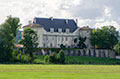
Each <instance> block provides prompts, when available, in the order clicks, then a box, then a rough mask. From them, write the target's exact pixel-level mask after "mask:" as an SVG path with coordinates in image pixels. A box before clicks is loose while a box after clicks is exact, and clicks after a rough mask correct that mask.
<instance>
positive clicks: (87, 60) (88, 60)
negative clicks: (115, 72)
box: [36, 55, 120, 65]
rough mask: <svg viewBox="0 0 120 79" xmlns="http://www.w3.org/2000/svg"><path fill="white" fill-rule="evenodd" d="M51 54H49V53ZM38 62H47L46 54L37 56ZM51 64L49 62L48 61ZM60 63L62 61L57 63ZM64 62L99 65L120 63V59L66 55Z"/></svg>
mask: <svg viewBox="0 0 120 79" xmlns="http://www.w3.org/2000/svg"><path fill="white" fill-rule="evenodd" d="M48 56H49V55H48ZM36 60H37V61H36V62H37V63H43V62H44V63H46V62H45V57H44V56H37V59H36ZM47 64H49V63H47ZM57 64H60V63H57ZM64 64H99V65H103V64H104V65H117V64H119V65H120V60H118V59H110V58H97V57H88V56H65V63H64Z"/></svg>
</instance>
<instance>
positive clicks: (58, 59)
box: [44, 50, 65, 64]
mask: <svg viewBox="0 0 120 79" xmlns="http://www.w3.org/2000/svg"><path fill="white" fill-rule="evenodd" d="M44 61H45V63H47V64H48V63H50V64H64V63H65V55H64V52H63V50H60V51H59V53H58V54H57V53H55V52H52V53H51V54H50V55H46V56H45V57H44Z"/></svg>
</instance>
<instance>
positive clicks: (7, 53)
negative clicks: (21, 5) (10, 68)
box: [0, 16, 21, 62]
mask: <svg viewBox="0 0 120 79" xmlns="http://www.w3.org/2000/svg"><path fill="white" fill-rule="evenodd" d="M19 22H20V20H19V18H17V17H12V16H8V17H7V19H6V21H5V22H4V23H3V24H2V25H0V41H1V43H0V45H1V47H0V48H1V49H2V52H0V53H1V54H3V55H2V56H1V57H0V58H2V60H1V62H10V61H11V58H12V52H13V50H14V44H15V37H16V33H17V29H18V28H19V27H20V25H21V24H20V23H19Z"/></svg>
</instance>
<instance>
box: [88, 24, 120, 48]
mask: <svg viewBox="0 0 120 79" xmlns="http://www.w3.org/2000/svg"><path fill="white" fill-rule="evenodd" d="M118 36H119V35H118V31H116V28H115V27H113V26H103V27H102V28H101V29H95V30H92V34H91V37H90V41H91V45H92V46H94V47H95V48H102V49H113V47H114V45H116V44H117V43H118Z"/></svg>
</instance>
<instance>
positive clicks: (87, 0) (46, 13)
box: [0, 0, 120, 30]
mask: <svg viewBox="0 0 120 79" xmlns="http://www.w3.org/2000/svg"><path fill="white" fill-rule="evenodd" d="M119 3H120V0H114V1H113V0H36V1H34V0H0V23H3V22H4V20H5V19H6V16H8V15H12V16H15V17H19V18H20V19H21V23H22V24H23V25H25V24H27V23H28V21H29V20H32V19H33V18H34V17H47V18H48V17H51V16H53V17H55V18H73V19H74V18H78V19H79V26H80V27H81V26H86V25H87V26H88V25H89V26H91V27H100V26H104V25H114V26H115V27H116V28H117V29H119V30H120V27H119V25H120V17H119V16H120V8H119V7H120V5H119Z"/></svg>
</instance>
